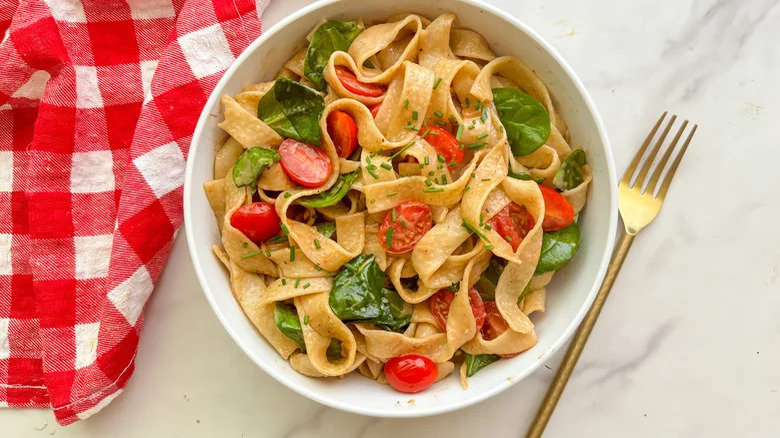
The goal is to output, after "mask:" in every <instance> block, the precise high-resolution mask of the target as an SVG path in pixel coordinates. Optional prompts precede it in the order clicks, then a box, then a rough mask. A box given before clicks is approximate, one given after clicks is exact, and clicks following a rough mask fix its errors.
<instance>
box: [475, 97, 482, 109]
mask: <svg viewBox="0 0 780 438" xmlns="http://www.w3.org/2000/svg"><path fill="white" fill-rule="evenodd" d="M480 108H482V101H481V100H479V99H477V102H476V103H474V109H475V110H477V111H479V109H480Z"/></svg>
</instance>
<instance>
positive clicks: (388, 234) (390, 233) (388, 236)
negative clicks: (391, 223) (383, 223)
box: [385, 227, 393, 248]
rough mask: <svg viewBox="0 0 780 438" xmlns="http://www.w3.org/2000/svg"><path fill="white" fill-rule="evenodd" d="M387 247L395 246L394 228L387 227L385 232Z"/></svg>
mask: <svg viewBox="0 0 780 438" xmlns="http://www.w3.org/2000/svg"><path fill="white" fill-rule="evenodd" d="M385 246H386V247H387V248H390V247H392V246H393V227H387V231H386V232H385Z"/></svg>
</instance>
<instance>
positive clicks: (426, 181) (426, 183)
mask: <svg viewBox="0 0 780 438" xmlns="http://www.w3.org/2000/svg"><path fill="white" fill-rule="evenodd" d="M425 185H426V186H428V187H430V186H432V185H433V183H432V182H431V180H429V179H428V178H425Z"/></svg>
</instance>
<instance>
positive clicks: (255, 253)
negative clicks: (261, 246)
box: [241, 250, 263, 260]
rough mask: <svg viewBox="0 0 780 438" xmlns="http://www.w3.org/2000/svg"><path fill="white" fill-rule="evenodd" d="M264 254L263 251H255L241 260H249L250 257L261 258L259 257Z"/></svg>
mask: <svg viewBox="0 0 780 438" xmlns="http://www.w3.org/2000/svg"><path fill="white" fill-rule="evenodd" d="M262 253H263V251H262V250H260V251H255V252H250V253H248V254H244V255H242V256H241V260H244V259H248V258H250V257H255V256H259V255H260V254H262Z"/></svg>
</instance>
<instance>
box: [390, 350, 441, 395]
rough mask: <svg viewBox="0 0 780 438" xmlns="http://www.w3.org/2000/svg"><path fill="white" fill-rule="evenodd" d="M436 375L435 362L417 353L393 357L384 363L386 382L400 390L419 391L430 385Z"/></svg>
mask: <svg viewBox="0 0 780 438" xmlns="http://www.w3.org/2000/svg"><path fill="white" fill-rule="evenodd" d="M437 377H439V369H438V368H436V364H435V363H433V361H432V360H430V359H429V358H427V357H425V356H422V355H419V354H407V355H404V356H399V357H394V358H392V359H390V360H388V361H387V363H386V364H385V378H387V383H389V384H390V386H392V387H393V388H395V389H396V390H398V391H401V392H406V393H414V392H420V391H422V390H424V389H426V388H428V387H429V386H431V385H432V384H433V382H435V381H436V378H437Z"/></svg>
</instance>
